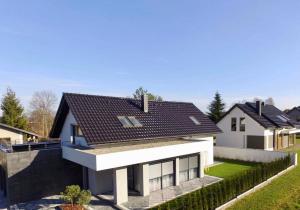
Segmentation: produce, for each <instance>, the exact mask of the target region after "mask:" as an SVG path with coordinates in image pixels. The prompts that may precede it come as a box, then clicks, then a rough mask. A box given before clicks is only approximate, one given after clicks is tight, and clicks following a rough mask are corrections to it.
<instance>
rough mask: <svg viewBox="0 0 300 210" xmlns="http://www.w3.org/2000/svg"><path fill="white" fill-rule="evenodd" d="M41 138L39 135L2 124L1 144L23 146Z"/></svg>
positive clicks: (0, 125)
mask: <svg viewBox="0 0 300 210" xmlns="http://www.w3.org/2000/svg"><path fill="white" fill-rule="evenodd" d="M37 138H39V135H38V134H35V133H32V132H29V131H25V130H22V129H19V128H15V127H12V126H9V125H6V124H3V123H0V144H6V145H7V144H8V145H14V144H23V143H25V142H27V141H28V140H35V139H37Z"/></svg>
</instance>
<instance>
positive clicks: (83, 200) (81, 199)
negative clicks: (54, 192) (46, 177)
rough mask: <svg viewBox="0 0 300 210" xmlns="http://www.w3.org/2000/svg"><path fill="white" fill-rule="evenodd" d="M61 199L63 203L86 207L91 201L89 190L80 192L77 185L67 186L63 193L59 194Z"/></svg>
mask: <svg viewBox="0 0 300 210" xmlns="http://www.w3.org/2000/svg"><path fill="white" fill-rule="evenodd" d="M60 194H61V196H62V197H61V199H62V200H64V201H65V202H67V203H69V204H71V205H72V206H73V205H74V204H78V205H81V206H82V205H87V204H89V203H90V201H91V192H90V191H89V190H81V189H80V186H79V185H70V186H67V187H66V189H65V191H64V192H61V193H60Z"/></svg>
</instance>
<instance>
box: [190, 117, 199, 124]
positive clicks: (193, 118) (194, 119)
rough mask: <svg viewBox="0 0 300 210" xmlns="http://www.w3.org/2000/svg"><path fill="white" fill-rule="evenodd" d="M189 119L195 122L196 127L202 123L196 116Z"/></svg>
mask: <svg viewBox="0 0 300 210" xmlns="http://www.w3.org/2000/svg"><path fill="white" fill-rule="evenodd" d="M189 118H190V119H191V120H192V121H193V123H194V124H195V125H201V123H200V122H199V121H198V120H197V119H196V118H195V117H194V116H190V117H189Z"/></svg>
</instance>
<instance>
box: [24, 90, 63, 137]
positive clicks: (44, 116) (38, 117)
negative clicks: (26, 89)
mask: <svg viewBox="0 0 300 210" xmlns="http://www.w3.org/2000/svg"><path fill="white" fill-rule="evenodd" d="M56 102H57V97H56V95H55V94H54V93H53V92H52V91H47V90H44V91H39V92H35V93H34V94H33V96H32V99H31V101H30V116H29V121H30V128H31V130H32V131H34V132H36V133H38V134H40V135H41V136H44V137H47V136H48V134H49V131H50V129H51V126H52V123H53V119H54V116H55V106H56Z"/></svg>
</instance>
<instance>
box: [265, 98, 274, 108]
mask: <svg viewBox="0 0 300 210" xmlns="http://www.w3.org/2000/svg"><path fill="white" fill-rule="evenodd" d="M265 104H268V105H273V106H275V102H274V99H273V98H272V97H269V98H267V99H266V100H265Z"/></svg>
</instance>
